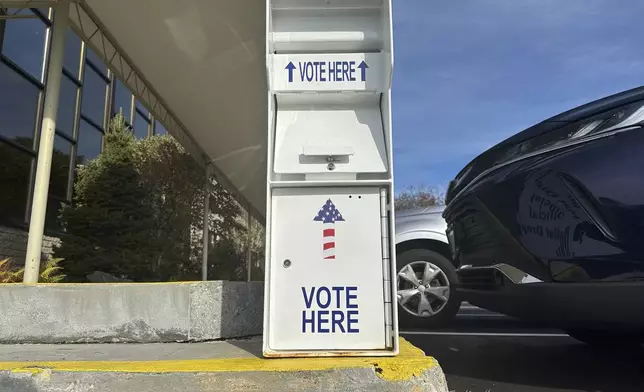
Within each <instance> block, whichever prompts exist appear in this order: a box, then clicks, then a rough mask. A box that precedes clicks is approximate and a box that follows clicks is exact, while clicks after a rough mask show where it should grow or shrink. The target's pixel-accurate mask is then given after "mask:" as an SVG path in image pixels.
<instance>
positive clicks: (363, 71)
mask: <svg viewBox="0 0 644 392" xmlns="http://www.w3.org/2000/svg"><path fill="white" fill-rule="evenodd" d="M358 68H360V71H361V74H360V75H361V76H362V81H363V82H364V81H366V80H367V68H369V66H368V65H367V63H365V62H364V60H362V62H361V63H360V65H358Z"/></svg>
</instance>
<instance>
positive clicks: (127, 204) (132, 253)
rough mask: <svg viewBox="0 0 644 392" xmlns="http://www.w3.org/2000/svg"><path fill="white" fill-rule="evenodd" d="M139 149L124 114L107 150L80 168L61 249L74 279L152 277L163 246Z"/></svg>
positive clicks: (57, 254)
mask: <svg viewBox="0 0 644 392" xmlns="http://www.w3.org/2000/svg"><path fill="white" fill-rule="evenodd" d="M135 150H136V140H135V137H134V134H133V133H132V131H131V130H130V129H129V128H128V127H127V126H126V124H125V121H124V119H123V117H122V116H120V115H118V116H116V117H115V118H114V119H112V121H111V122H110V125H109V129H108V131H107V132H106V134H105V137H104V149H103V152H102V153H101V154H100V155H99V156H98V157H97V158H96V159H94V160H92V161H90V162H88V163H87V165H86V166H79V168H78V180H77V182H76V184H75V194H74V204H73V205H72V206H65V207H64V208H63V209H62V211H61V223H62V226H63V228H64V229H65V231H66V236H65V237H64V238H63V241H62V245H61V247H60V248H58V249H57V250H56V251H55V257H57V258H58V257H60V258H63V259H64V260H63V261H62V262H61V267H63V269H64V271H65V273H66V274H67V276H68V278H69V279H70V280H79V281H82V280H85V277H86V276H87V275H88V274H90V273H91V272H93V271H101V272H106V273H109V274H113V275H115V276H118V277H125V278H128V279H132V280H135V281H142V280H149V279H150V277H151V276H150V275H151V273H152V271H151V270H150V265H152V264H153V262H154V260H155V259H156V251H155V249H157V247H158V244H159V243H158V237H157V236H156V235H155V234H156V227H155V224H156V222H155V219H154V209H153V206H152V205H151V203H149V202H148V200H147V195H148V193H149V192H150V189H148V187H146V184H145V182H144V181H142V180H141V176H140V173H139V171H138V170H137V165H136V154H135Z"/></svg>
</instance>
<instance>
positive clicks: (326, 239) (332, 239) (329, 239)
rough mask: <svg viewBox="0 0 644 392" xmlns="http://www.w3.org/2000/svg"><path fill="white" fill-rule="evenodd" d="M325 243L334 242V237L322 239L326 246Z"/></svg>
mask: <svg viewBox="0 0 644 392" xmlns="http://www.w3.org/2000/svg"><path fill="white" fill-rule="evenodd" d="M327 242H335V237H333V236H328V237H324V243H325V244H326V243H327Z"/></svg>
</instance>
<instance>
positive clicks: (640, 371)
mask: <svg viewBox="0 0 644 392" xmlns="http://www.w3.org/2000/svg"><path fill="white" fill-rule="evenodd" d="M408 339H409V340H410V341H411V342H412V343H414V344H416V345H417V346H419V347H421V348H422V349H423V350H425V352H426V353H427V354H428V355H432V356H434V357H435V358H436V359H437V360H438V362H439V363H440V365H441V367H442V368H443V370H444V372H445V373H446V375H447V379H448V384H449V386H450V390H453V391H455V392H462V391H471V392H478V391H479V390H480V391H482V392H483V391H493V392H505V390H506V389H505V388H490V386H489V385H490V384H494V383H503V384H514V385H512V386H510V388H508V389H507V390H508V391H510V390H515V391H521V392H529V391H537V390H539V391H545V390H567V391H593V392H595V391H602V392H609V391H616V392H627V391H638V392H641V391H644V349H634V350H632V351H628V352H627V351H621V352H614V351H612V352H609V351H600V350H598V349H594V348H591V347H589V346H587V345H584V344H581V343H577V342H576V341H574V340H572V339H571V338H566V337H552V338H551V337H546V338H543V337H538V338H524V337H517V338H514V337H513V338H507V337H503V338H500V337H488V336H486V337H473V336H427V335H424V336H409V337H408ZM472 379H476V380H477V381H478V382H477V385H479V386H478V387H473V386H472V385H471V384H472ZM481 381H489V382H492V383H485V382H483V383H481ZM466 384H467V385H466ZM484 384H487V385H488V386H485V385H484ZM468 385H469V386H468ZM531 387H535V388H531ZM466 388H467V389H466Z"/></svg>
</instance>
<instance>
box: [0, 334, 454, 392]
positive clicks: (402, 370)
mask: <svg viewBox="0 0 644 392" xmlns="http://www.w3.org/2000/svg"><path fill="white" fill-rule="evenodd" d="M400 346H401V353H400V355H398V356H397V357H390V358H373V357H370V358H367V357H353V358H283V359H263V358H258V357H246V358H217V359H188V360H161V361H49V362H41V361H22V362H0V390H2V391H9V392H18V391H20V392H23V391H28V392H54V391H73V392H76V391H77V392H84V391H90V390H91V391H97V390H100V391H119V392H120V391H130V390H131V391H137V392H147V391H150V392H153V391H154V392H157V391H159V390H163V391H169V392H173V391H181V392H185V391H217V390H226V391H253V390H266V391H283V390H289V391H363V390H365V391H396V392H400V391H431V392H447V391H448V389H447V382H446V380H445V375H444V374H443V372H442V369H441V368H440V366H439V365H438V362H436V360H435V359H434V358H432V357H427V356H425V354H424V353H423V352H422V350H420V349H418V348H416V347H414V346H413V345H411V344H410V343H408V342H407V341H405V340H404V339H401V342H400ZM159 386H163V387H162V388H161V389H160V388H159Z"/></svg>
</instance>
